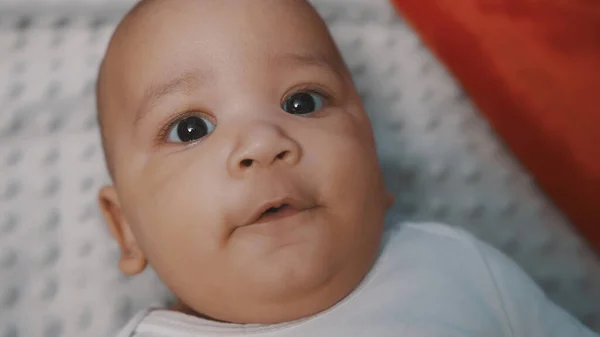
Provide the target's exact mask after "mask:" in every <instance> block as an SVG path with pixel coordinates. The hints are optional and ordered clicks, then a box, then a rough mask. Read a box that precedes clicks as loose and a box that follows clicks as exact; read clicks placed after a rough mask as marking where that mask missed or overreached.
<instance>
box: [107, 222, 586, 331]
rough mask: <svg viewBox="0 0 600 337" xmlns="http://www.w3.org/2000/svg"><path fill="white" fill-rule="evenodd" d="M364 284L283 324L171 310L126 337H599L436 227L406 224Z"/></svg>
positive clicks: (501, 260)
mask: <svg viewBox="0 0 600 337" xmlns="http://www.w3.org/2000/svg"><path fill="white" fill-rule="evenodd" d="M386 239H387V240H386V241H385V243H384V245H383V249H382V253H381V254H380V257H379V259H378V261H377V263H376V264H375V266H374V267H373V268H372V270H371V272H370V273H369V275H368V276H367V277H366V279H365V280H364V281H363V282H362V284H361V285H360V286H359V287H358V288H357V289H356V290H355V291H354V292H353V293H352V294H350V295H349V296H348V297H347V298H346V299H344V300H343V301H341V302H340V303H338V304H337V305H336V306H334V307H333V308H331V309H329V310H328V311H325V312H323V313H320V314H318V315H315V316H313V317H310V318H307V319H303V320H300V321H297V322H291V323H283V324H280V325H236V324H224V323H215V322H211V321H206V320H203V319H200V318H196V317H192V316H188V315H184V314H181V313H176V312H170V311H165V310H154V311H152V310H149V311H145V312H142V313H140V314H138V316H136V318H135V319H134V321H133V322H132V324H130V326H128V327H127V328H125V329H124V330H123V331H122V332H121V334H120V335H119V336H118V337H205V336H206V337H208V336H214V337H216V336H265V337H267V336H268V337H306V336H311V337H319V336H323V337H336V336H344V337H346V336H357V337H358V336H365V337H367V336H368V337H371V336H377V337H388V336H389V337H392V336H393V337H398V336H406V337H426V336H427V337H429V336H436V337H481V336H490V337H492V336H494V337H496V336H497V337H502V336H505V337H509V336H510V337H516V336H519V337H521V336H522V337H559V336H560V337H594V336H597V335H595V334H594V333H592V332H591V331H590V330H588V329H587V328H586V327H584V326H583V325H582V324H580V323H579V322H578V321H576V320H575V319H573V318H572V317H571V316H570V315H569V314H567V313H566V312H565V311H563V310H562V309H560V308H558V307H557V306H556V305H554V304H553V303H552V302H550V301H549V300H548V299H547V298H546V296H545V295H544V294H543V292H542V291H541V290H540V289H539V288H537V286H536V285H535V284H534V282H533V281H532V280H531V279H530V278H529V277H528V276H526V274H525V273H524V272H523V271H522V270H521V269H519V267H517V265H516V264H515V263H513V262H512V261H510V260H509V259H507V258H506V257H505V256H504V255H502V254H501V253H500V252H499V251H497V250H495V249H493V248H492V247H490V246H488V245H486V244H484V243H482V242H480V241H478V240H476V239H475V238H474V237H473V236H471V235H469V234H467V233H466V232H463V231H460V230H457V229H453V228H451V227H447V226H443V225H437V224H421V225H418V226H416V225H412V224H407V225H405V226H399V228H394V229H392V230H391V232H390V233H389V235H387V236H386Z"/></svg>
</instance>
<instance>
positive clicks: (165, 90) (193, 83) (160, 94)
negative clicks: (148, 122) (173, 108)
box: [135, 69, 208, 124]
mask: <svg viewBox="0 0 600 337" xmlns="http://www.w3.org/2000/svg"><path fill="white" fill-rule="evenodd" d="M207 77H208V76H207V74H206V73H205V72H203V71H200V70H199V69H194V70H190V71H187V72H184V73H183V74H181V75H180V76H177V77H176V78H174V79H172V80H170V81H167V82H165V83H162V84H158V85H157V84H152V85H150V86H149V87H148V88H147V89H146V91H145V92H144V98H143V101H142V105H141V107H140V109H139V110H138V113H137V115H136V118H135V124H137V123H138V122H139V121H140V120H142V119H143V118H144V117H145V116H146V114H147V113H148V111H149V110H151V107H153V106H154V105H156V103H158V102H159V101H160V100H161V99H163V98H164V97H166V96H169V95H172V94H174V93H180V92H183V93H189V92H191V91H193V90H194V88H197V87H198V86H199V85H200V83H201V82H204V81H205V80H206V78H207Z"/></svg>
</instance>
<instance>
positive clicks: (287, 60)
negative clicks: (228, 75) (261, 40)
mask: <svg viewBox="0 0 600 337" xmlns="http://www.w3.org/2000/svg"><path fill="white" fill-rule="evenodd" d="M270 61H271V62H274V63H275V64H279V65H280V66H281V65H300V66H312V67H315V66H316V67H319V68H321V69H323V70H325V71H328V72H331V73H333V74H335V75H338V76H340V77H343V71H342V70H341V69H340V65H339V63H340V62H341V61H337V62H336V61H335V58H333V57H328V56H327V55H324V54H321V53H285V54H281V55H277V56H275V57H272V58H271V59H270ZM208 77H209V74H207V73H206V72H203V71H201V70H199V69H193V70H190V71H187V72H184V73H183V74H181V75H180V76H177V77H176V78H174V79H172V80H170V81H167V82H165V83H162V84H158V85H157V84H153V85H150V86H149V87H148V88H147V89H146V91H145V92H144V98H143V103H142V105H141V107H140V109H139V110H138V112H137V114H136V118H135V122H134V124H138V123H139V121H140V120H142V119H143V118H144V117H145V116H146V115H147V114H148V111H149V110H151V107H153V106H154V105H156V104H157V103H158V102H159V101H160V100H161V99H163V98H164V97H166V96H169V95H172V94H174V93H181V92H183V93H189V92H191V91H193V90H194V89H195V88H197V87H198V86H199V85H200V84H201V83H202V82H206V80H207V78H208Z"/></svg>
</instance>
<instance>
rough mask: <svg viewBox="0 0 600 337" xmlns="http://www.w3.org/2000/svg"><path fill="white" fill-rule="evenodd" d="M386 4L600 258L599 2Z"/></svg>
mask: <svg viewBox="0 0 600 337" xmlns="http://www.w3.org/2000/svg"><path fill="white" fill-rule="evenodd" d="M392 1H393V2H394V4H395V5H396V7H397V8H398V9H399V11H400V12H401V13H402V14H403V16H404V17H405V18H406V19H407V20H408V21H409V22H410V23H412V25H413V27H415V29H416V30H417V31H418V32H419V33H420V34H421V37H422V38H423V40H424V41H425V43H427V44H428V45H429V47H430V48H431V49H432V50H433V51H434V52H435V53H436V54H437V56H438V57H439V58H440V59H441V60H442V62H443V63H445V64H446V65H447V66H448V68H449V69H450V70H451V71H452V72H453V73H454V75H455V76H456V77H457V78H458V80H459V81H460V82H461V84H462V85H463V86H464V87H465V89H466V90H467V92H468V93H469V94H470V96H471V97H472V98H473V100H474V101H475V103H476V104H477V105H478V107H479V108H480V110H481V111H482V112H483V113H484V114H485V115H486V116H487V118H488V119H489V121H490V123H491V124H492V126H493V127H494V128H495V130H496V131H497V133H498V134H499V135H500V136H501V137H502V138H503V139H504V141H505V143H506V144H507V145H508V146H509V147H510V148H511V149H512V150H513V152H514V154H515V155H516V156H517V157H518V158H519V159H520V160H521V162H522V163H523V164H524V165H525V166H526V167H527V168H528V169H529V170H530V172H531V173H532V174H533V175H534V176H535V178H536V179H537V181H538V183H539V184H540V185H541V187H542V188H543V189H544V190H545V191H546V192H547V194H548V195H549V196H550V197H551V198H552V199H553V200H554V202H555V203H556V204H557V205H558V206H559V207H560V208H561V209H562V210H563V211H564V212H565V213H566V214H567V215H568V216H569V217H570V218H571V220H572V221H573V222H574V224H575V225H576V226H577V228H578V229H579V231H580V232H581V233H582V234H584V236H585V237H586V238H587V239H588V240H589V241H590V242H591V243H592V244H593V245H595V247H596V248H597V251H598V252H600V1H598V0H546V1H540V0H392Z"/></svg>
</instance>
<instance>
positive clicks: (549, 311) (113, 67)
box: [98, 0, 595, 337]
mask: <svg viewBox="0 0 600 337" xmlns="http://www.w3.org/2000/svg"><path fill="white" fill-rule="evenodd" d="M98 113H99V121H100V124H101V129H102V139H103V144H104V150H105V153H106V159H107V164H108V168H109V171H110V174H111V177H112V180H113V183H114V185H113V186H109V187H105V188H103V189H102V190H101V191H100V195H99V200H100V205H101V208H102V211H103V214H104V216H105V218H106V221H107V223H108V227H109V229H110V232H111V233H112V235H113V236H114V238H115V239H116V240H117V241H118V243H119V245H120V247H121V253H122V255H121V258H120V261H119V268H120V269H121V271H122V272H124V273H125V274H128V275H135V274H138V273H140V272H141V271H143V270H144V269H145V268H146V266H147V264H149V265H151V266H152V268H153V269H155V270H156V272H157V273H158V275H159V277H160V278H161V280H162V281H163V282H164V283H165V284H166V285H167V286H168V288H169V289H170V290H171V291H172V292H173V293H174V294H175V295H176V296H177V298H178V299H179V304H178V305H177V306H176V307H175V308H170V310H167V309H162V310H159V309H149V310H145V311H144V312H141V313H139V314H138V315H137V316H136V317H135V318H134V319H133V320H132V321H131V322H130V323H129V324H128V326H126V327H125V328H124V330H123V331H122V332H121V334H120V335H119V336H123V337H125V336H135V337H167V336H169V337H171V336H181V337H183V336H189V337H192V336H198V337H201V336H241V335H247V336H272V337H277V336H282V337H283V336H289V337H292V336H294V337H298V336H308V337H318V336H323V337H325V336H410V337H422V336H440V337H445V336H449V337H450V336H457V337H458V336H460V337H480V336H490V337H495V336H523V337H535V336H539V337H548V336H565V337H576V336H595V335H594V334H593V333H592V332H591V331H590V330H588V329H587V328H585V327H584V326H583V325H581V324H580V323H578V322H577V321H575V320H574V319H573V318H571V317H570V316H569V315H568V314H566V313H565V312H564V311H563V310H561V309H559V308H558V307H556V306H555V305H553V304H552V303H550V302H549V301H548V300H547V299H546V298H545V297H544V294H543V293H542V292H541V291H540V290H539V289H538V288H537V287H536V286H535V285H534V283H533V282H532V281H531V280H530V279H529V278H528V277H527V276H525V274H524V273H523V272H522V271H521V270H520V269H519V268H518V267H516V266H515V264H514V263H512V262H510V261H509V260H508V259H506V258H505V257H504V256H502V255H501V254H500V253H499V252H498V251H496V250H494V249H492V248H490V247H489V246H487V245H485V244H483V243H481V242H479V241H477V240H475V239H474V238H473V237H472V236H470V235H468V234H466V233H464V232H461V231H458V230H455V229H451V228H449V227H445V226H441V225H435V224H420V225H413V224H404V225H398V226H396V227H394V228H391V229H389V230H387V231H384V216H385V213H386V210H387V209H388V208H389V207H390V206H391V204H392V202H393V198H392V196H390V195H389V194H388V193H387V192H386V190H385V187H384V184H383V180H382V175H381V170H380V167H379V163H378V159H377V155H376V152H375V142H374V137H373V132H372V129H371V125H370V123H369V119H368V117H367V115H366V113H365V111H364V109H363V106H362V104H361V100H360V97H359V95H358V94H357V91H356V89H355V88H354V86H353V82H352V78H351V76H350V73H349V71H348V69H347V67H346V65H345V64H344V61H343V60H342V57H341V56H340V53H339V51H338V49H337V48H336V46H335V44H334V42H333V41H332V38H331V36H330V35H329V32H328V30H327V27H326V25H325V24H324V22H323V21H322V20H321V18H320V17H319V16H318V14H317V13H316V12H315V10H314V9H313V8H312V7H311V5H310V4H308V3H307V2H306V1H304V0H246V1H241V0H171V1H161V0H150V1H142V2H141V3H139V4H138V5H137V6H136V7H135V8H134V9H133V10H132V11H131V12H130V13H129V14H128V15H127V16H126V18H125V19H124V20H123V22H122V23H121V24H120V25H119V27H118V29H117V31H116V32H115V34H114V36H113V38H112V40H111V43H110V46H109V48H108V51H107V54H106V56H105V58H104V61H103V64H102V67H101V70H100V76H99V80H98Z"/></svg>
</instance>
